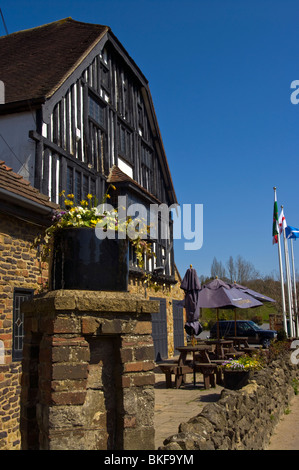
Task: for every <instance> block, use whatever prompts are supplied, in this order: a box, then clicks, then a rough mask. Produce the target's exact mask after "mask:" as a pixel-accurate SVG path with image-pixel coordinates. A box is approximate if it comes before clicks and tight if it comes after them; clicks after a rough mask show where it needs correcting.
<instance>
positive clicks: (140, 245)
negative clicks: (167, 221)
mask: <svg viewBox="0 0 299 470" xmlns="http://www.w3.org/2000/svg"><path fill="white" fill-rule="evenodd" d="M110 189H116V188H115V186H114V185H112V184H111V185H109V187H108V189H107V191H106V193H105V194H104V197H103V199H102V201H101V203H100V204H98V200H97V198H96V197H95V196H93V195H92V194H87V196H86V199H83V200H81V201H80V204H77V205H75V202H74V199H75V197H74V194H67V195H65V191H62V192H61V193H60V196H61V197H63V198H64V202H63V206H64V207H63V208H62V209H61V210H57V211H55V213H54V215H53V218H52V224H51V226H50V227H48V228H47V229H46V230H45V232H44V233H43V234H40V235H39V236H38V237H36V239H35V240H34V244H33V247H38V248H39V252H40V255H41V260H42V261H48V260H49V255H50V253H51V250H52V249H53V239H54V235H55V233H56V232H57V231H59V230H63V229H66V228H82V227H86V228H91V229H95V230H96V231H97V229H101V231H103V232H107V233H108V232H109V231H110V232H118V233H122V234H124V235H123V236H127V229H128V226H129V224H131V222H132V218H131V217H124V218H120V217H119V212H118V210H117V209H110V210H107V209H106V207H105V204H106V201H107V199H110V197H111V196H110V194H109V192H110ZM123 209H124V208H123ZM134 226H135V227H136V226H138V236H137V237H136V238H135V239H133V240H130V243H132V245H133V247H134V249H135V251H136V257H137V264H138V267H139V268H140V269H142V270H143V269H144V256H145V255H146V256H147V257H148V258H149V257H153V256H155V254H154V253H153V252H152V248H151V243H150V242H148V241H147V240H146V239H143V237H146V236H147V233H148V232H149V227H148V226H147V225H146V223H145V221H144V220H142V219H138V218H136V219H134ZM141 235H142V236H141Z"/></svg>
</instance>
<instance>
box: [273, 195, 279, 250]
mask: <svg viewBox="0 0 299 470" xmlns="http://www.w3.org/2000/svg"><path fill="white" fill-rule="evenodd" d="M272 237H273V239H272V243H273V245H274V244H275V243H278V208H277V200H276V192H275V198H274V210H273V227H272Z"/></svg>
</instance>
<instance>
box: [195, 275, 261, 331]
mask: <svg viewBox="0 0 299 470" xmlns="http://www.w3.org/2000/svg"><path fill="white" fill-rule="evenodd" d="M262 305H263V304H262V302H260V301H259V300H258V299H256V298H255V297H253V296H251V295H250V294H248V293H247V292H245V291H243V290H241V289H237V287H232V286H231V285H230V284H228V283H226V282H224V281H222V280H221V279H214V280H213V281H211V282H209V283H208V284H204V285H203V286H202V289H201V290H200V292H199V294H198V307H200V308H215V309H216V313H217V337H218V339H219V336H220V335H219V312H218V309H219V308H232V309H236V308H253V307H261V306H262Z"/></svg>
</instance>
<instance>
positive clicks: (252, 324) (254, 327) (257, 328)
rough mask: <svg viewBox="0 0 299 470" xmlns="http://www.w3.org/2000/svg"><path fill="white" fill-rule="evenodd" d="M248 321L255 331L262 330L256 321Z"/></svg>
mask: <svg viewBox="0 0 299 470" xmlns="http://www.w3.org/2000/svg"><path fill="white" fill-rule="evenodd" d="M248 323H249V324H250V326H252V328H253V329H254V330H255V331H261V328H260V327H259V326H258V325H257V324H256V323H254V321H249V322H248Z"/></svg>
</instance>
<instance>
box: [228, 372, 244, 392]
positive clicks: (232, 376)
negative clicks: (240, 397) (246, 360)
mask: <svg viewBox="0 0 299 470" xmlns="http://www.w3.org/2000/svg"><path fill="white" fill-rule="evenodd" d="M249 377H250V371H236V370H225V371H224V372H223V378H224V388H228V389H229V390H239V389H240V388H242V387H245V385H247V384H248V380H249Z"/></svg>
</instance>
